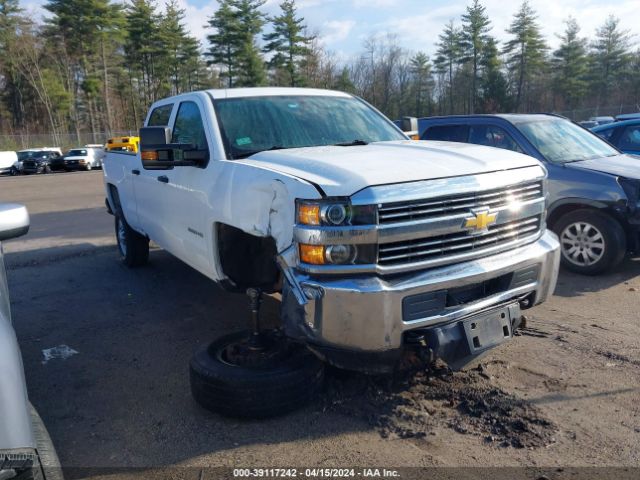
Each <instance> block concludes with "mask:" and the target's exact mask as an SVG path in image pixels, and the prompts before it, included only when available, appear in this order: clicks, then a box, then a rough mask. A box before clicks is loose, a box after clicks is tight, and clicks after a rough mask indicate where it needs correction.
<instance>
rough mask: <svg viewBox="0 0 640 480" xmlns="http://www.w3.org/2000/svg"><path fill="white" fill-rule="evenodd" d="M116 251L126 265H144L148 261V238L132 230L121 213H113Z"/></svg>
mask: <svg viewBox="0 0 640 480" xmlns="http://www.w3.org/2000/svg"><path fill="white" fill-rule="evenodd" d="M115 218H116V221H115V224H116V241H117V242H118V252H119V253H120V257H121V258H122V261H123V262H124V264H125V265H126V266H127V267H130V268H134V267H140V266H142V265H145V264H146V263H147V262H148V261H149V239H148V238H147V237H145V236H144V235H140V234H139V233H138V232H136V231H135V230H133V229H132V228H131V227H130V226H129V224H128V223H127V221H126V220H125V219H124V217H122V215H121V214H116V215H115Z"/></svg>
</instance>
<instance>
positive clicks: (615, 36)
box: [589, 16, 631, 107]
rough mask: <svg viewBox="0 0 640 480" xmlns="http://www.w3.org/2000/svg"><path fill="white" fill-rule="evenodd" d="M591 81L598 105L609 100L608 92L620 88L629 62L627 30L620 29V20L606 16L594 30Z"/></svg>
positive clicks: (591, 53)
mask: <svg viewBox="0 0 640 480" xmlns="http://www.w3.org/2000/svg"><path fill="white" fill-rule="evenodd" d="M589 57H590V60H591V69H590V70H591V71H590V76H591V83H592V88H593V89H594V90H595V92H596V94H597V100H598V105H597V106H598V107H599V106H600V104H601V102H603V101H604V102H610V101H611V98H609V94H610V93H611V91H612V90H614V89H616V88H620V83H621V81H622V80H623V78H624V76H625V73H626V71H627V67H628V65H629V64H630V61H631V57H630V54H629V32H628V31H626V30H621V29H620V20H619V19H617V18H616V17H614V16H610V17H608V18H607V19H606V20H605V22H604V24H603V25H602V26H601V27H600V28H598V30H597V31H596V39H595V41H594V42H593V44H592V45H591V52H590V55H589Z"/></svg>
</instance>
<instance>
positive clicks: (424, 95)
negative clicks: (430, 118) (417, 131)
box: [409, 52, 433, 117]
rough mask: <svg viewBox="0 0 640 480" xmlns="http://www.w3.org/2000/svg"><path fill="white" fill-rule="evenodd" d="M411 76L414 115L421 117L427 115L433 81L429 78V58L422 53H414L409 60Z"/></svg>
mask: <svg viewBox="0 0 640 480" xmlns="http://www.w3.org/2000/svg"><path fill="white" fill-rule="evenodd" d="M409 65H410V70H411V75H412V77H413V78H412V91H413V96H414V99H415V111H414V115H415V116H417V117H422V116H423V115H426V114H428V112H429V105H430V103H431V89H432V87H433V79H432V77H431V63H430V62H429V57H428V56H427V55H426V54H425V53H423V52H418V53H416V54H415V55H414V56H413V57H411V59H410V60H409Z"/></svg>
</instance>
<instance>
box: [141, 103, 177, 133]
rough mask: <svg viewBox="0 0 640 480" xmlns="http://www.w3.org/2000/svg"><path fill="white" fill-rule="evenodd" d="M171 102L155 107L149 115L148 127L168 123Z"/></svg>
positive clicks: (171, 108) (161, 125)
mask: <svg viewBox="0 0 640 480" xmlns="http://www.w3.org/2000/svg"><path fill="white" fill-rule="evenodd" d="M171 110H173V103H171V104H169V105H162V106H161V107H158V108H155V109H154V110H153V112H151V116H150V117H149V123H148V125H147V126H148V127H165V126H167V125H169V119H170V118H171Z"/></svg>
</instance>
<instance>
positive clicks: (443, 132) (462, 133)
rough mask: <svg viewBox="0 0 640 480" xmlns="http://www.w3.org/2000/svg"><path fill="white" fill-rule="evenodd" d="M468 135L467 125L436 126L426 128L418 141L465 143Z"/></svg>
mask: <svg viewBox="0 0 640 480" xmlns="http://www.w3.org/2000/svg"><path fill="white" fill-rule="evenodd" d="M468 135H469V127H468V126H467V125H436V126H433V127H430V128H427V130H425V132H424V133H423V134H422V137H421V138H420V140H441V141H443V142H466V141H467V137H468Z"/></svg>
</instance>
